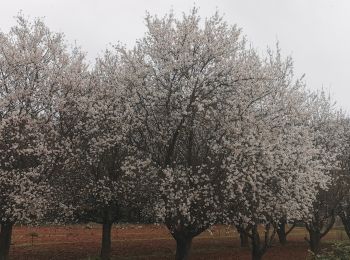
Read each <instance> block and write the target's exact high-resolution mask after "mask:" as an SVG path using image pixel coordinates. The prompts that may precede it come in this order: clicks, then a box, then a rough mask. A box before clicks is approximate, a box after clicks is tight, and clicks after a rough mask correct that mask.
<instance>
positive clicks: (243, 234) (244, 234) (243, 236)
mask: <svg viewBox="0 0 350 260" xmlns="http://www.w3.org/2000/svg"><path fill="white" fill-rule="evenodd" d="M236 229H237V231H238V233H239V238H240V242H241V247H249V237H248V230H246V228H244V227H243V226H242V225H236Z"/></svg>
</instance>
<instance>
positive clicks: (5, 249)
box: [0, 222, 13, 260]
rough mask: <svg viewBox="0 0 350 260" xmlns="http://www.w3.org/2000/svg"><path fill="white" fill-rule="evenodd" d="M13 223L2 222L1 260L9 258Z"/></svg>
mask: <svg viewBox="0 0 350 260" xmlns="http://www.w3.org/2000/svg"><path fill="white" fill-rule="evenodd" d="M12 226H13V223H6V222H5V223H2V224H1V232H0V260H8V259H9V252H10V245H11V236H12Z"/></svg>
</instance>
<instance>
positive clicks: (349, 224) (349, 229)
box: [339, 214, 350, 238]
mask: <svg viewBox="0 0 350 260" xmlns="http://www.w3.org/2000/svg"><path fill="white" fill-rule="evenodd" d="M339 216H340V218H341V221H342V223H343V226H344V229H345V232H346V234H347V235H348V238H350V218H347V217H346V215H345V214H339Z"/></svg>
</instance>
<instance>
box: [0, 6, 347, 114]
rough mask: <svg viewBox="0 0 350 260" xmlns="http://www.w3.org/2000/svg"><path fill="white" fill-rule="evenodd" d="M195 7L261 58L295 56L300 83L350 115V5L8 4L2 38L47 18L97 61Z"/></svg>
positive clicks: (0, 24)
mask: <svg viewBox="0 0 350 260" xmlns="http://www.w3.org/2000/svg"><path fill="white" fill-rule="evenodd" d="M194 5H196V6H197V7H199V8H200V10H199V13H200V15H201V16H202V17H205V16H210V15H212V14H213V13H214V12H215V10H218V11H219V12H220V13H222V14H223V15H224V17H225V19H226V21H228V22H229V23H230V24H237V25H238V26H239V27H241V28H242V29H243V33H244V34H245V35H246V36H247V38H248V39H249V41H250V42H251V43H252V44H253V46H254V47H256V48H258V49H259V50H261V51H264V50H266V48H267V46H272V47H274V46H275V43H276V41H277V40H278V41H279V44H280V48H281V49H282V51H283V53H284V54H285V55H292V57H293V59H294V65H295V71H296V75H297V76H300V75H302V74H304V73H305V74H306V83H307V85H308V87H309V88H311V89H321V88H322V87H323V88H324V89H326V90H327V91H329V92H330V93H331V95H332V96H333V97H334V99H335V100H336V101H337V103H338V105H339V106H341V107H343V108H345V109H346V110H347V111H348V112H350V77H349V75H350V1H348V0H215V1H213V0H196V1H193V0H177V1H175V0H147V1H146V0H144V1H142V0H123V1H122V0H114V1H113V0H95V1H93V0H5V1H1V5H0V30H1V31H3V32H7V31H8V29H9V28H10V27H11V26H12V25H14V23H15V19H14V16H15V15H16V14H17V13H18V12H19V11H20V10H22V12H23V14H24V15H26V16H29V17H32V18H33V17H45V22H46V24H47V25H48V26H49V27H50V28H51V29H52V30H54V31H59V32H64V33H65V35H66V38H67V40H68V41H69V42H72V43H74V42H76V43H77V45H79V46H81V47H82V48H83V49H84V50H85V51H87V52H88V54H89V55H88V57H89V59H90V60H94V58H95V57H96V56H97V55H98V53H101V51H102V50H104V49H105V48H106V47H108V44H113V43H116V42H117V41H120V42H122V43H125V44H126V45H127V46H132V45H133V44H134V42H135V40H136V39H137V38H140V37H142V36H143V34H144V31H145V24H144V19H143V18H144V17H145V13H146V11H149V12H150V13H151V14H158V15H163V14H165V13H166V12H168V11H169V10H170V9H173V10H174V12H175V14H178V15H181V13H182V12H188V11H189V10H190V9H191V8H192V7H193V6H194Z"/></svg>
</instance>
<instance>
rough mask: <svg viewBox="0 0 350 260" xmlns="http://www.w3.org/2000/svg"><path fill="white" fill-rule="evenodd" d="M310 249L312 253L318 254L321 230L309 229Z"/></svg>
mask: <svg viewBox="0 0 350 260" xmlns="http://www.w3.org/2000/svg"><path fill="white" fill-rule="evenodd" d="M309 236H310V241H309V243H310V249H311V251H312V252H313V253H314V254H316V255H317V254H318V253H319V252H320V250H321V232H320V231H318V230H309Z"/></svg>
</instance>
